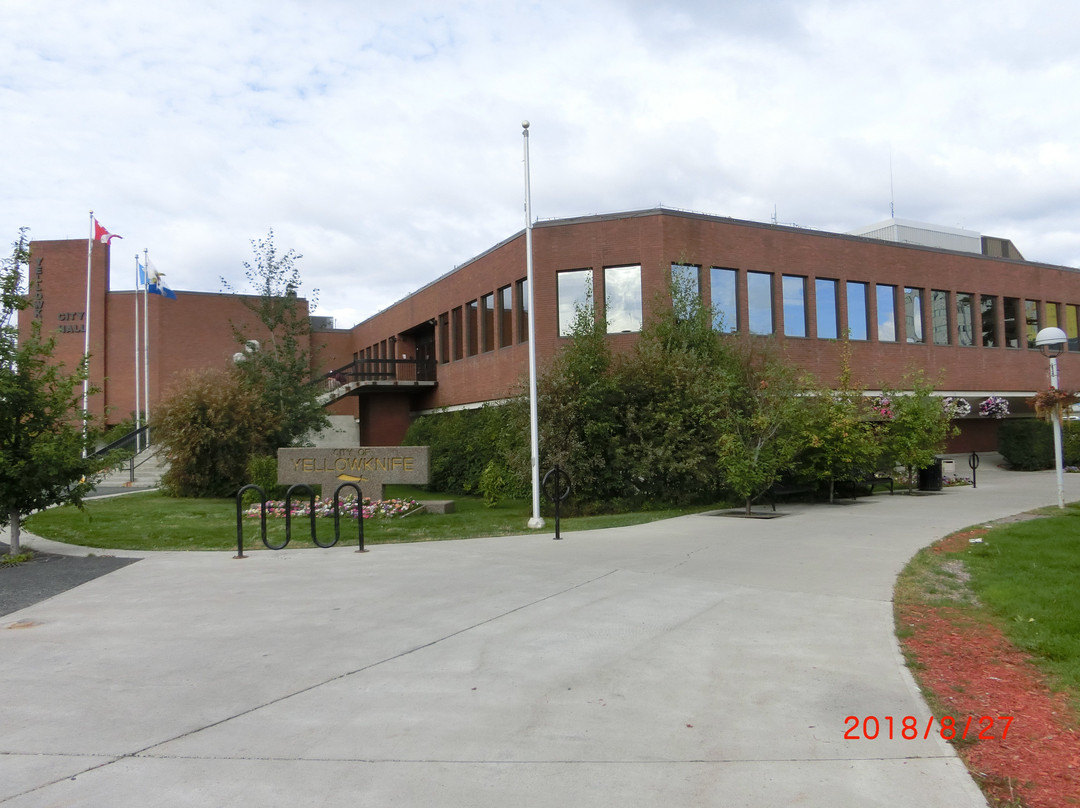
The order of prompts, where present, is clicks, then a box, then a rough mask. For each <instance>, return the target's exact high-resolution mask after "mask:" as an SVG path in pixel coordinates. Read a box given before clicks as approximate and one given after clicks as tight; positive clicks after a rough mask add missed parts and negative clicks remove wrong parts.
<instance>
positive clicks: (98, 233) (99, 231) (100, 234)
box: [94, 219, 123, 244]
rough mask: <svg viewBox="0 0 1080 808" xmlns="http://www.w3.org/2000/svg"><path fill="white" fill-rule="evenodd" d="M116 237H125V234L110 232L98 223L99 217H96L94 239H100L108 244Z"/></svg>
mask: <svg viewBox="0 0 1080 808" xmlns="http://www.w3.org/2000/svg"><path fill="white" fill-rule="evenodd" d="M114 238H123V236H117V235H114V234H112V233H110V232H109V231H108V230H106V229H105V228H104V227H102V226H101V225H100V224H99V223H98V220H97V219H94V241H100V242H101V243H102V244H108V243H109V242H110V241H112V240H113V239H114Z"/></svg>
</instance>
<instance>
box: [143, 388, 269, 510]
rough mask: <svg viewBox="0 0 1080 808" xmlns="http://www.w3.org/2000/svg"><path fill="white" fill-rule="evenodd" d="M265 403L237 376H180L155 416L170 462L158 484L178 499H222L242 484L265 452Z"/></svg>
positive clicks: (157, 433)
mask: <svg viewBox="0 0 1080 808" xmlns="http://www.w3.org/2000/svg"><path fill="white" fill-rule="evenodd" d="M265 426H266V424H265V419H264V409H263V402H262V401H261V400H260V399H259V396H258V393H257V391H256V390H254V389H253V388H252V387H251V386H250V385H248V384H246V383H245V382H244V380H243V379H242V378H241V376H240V374H239V372H238V371H236V370H222V369H220V368H204V369H201V370H193V371H188V372H186V373H183V374H180V375H179V376H178V378H177V379H176V380H175V381H174V383H173V386H172V387H171V388H170V391H169V393H168V394H167V395H166V397H165V399H164V401H162V403H161V404H160V405H159V406H158V407H157V410H156V412H155V413H154V424H153V429H154V435H155V439H156V440H157V442H158V443H160V444H161V445H162V447H163V448H164V450H165V454H166V456H167V457H168V458H169V470H168V471H167V472H165V474H164V476H163V477H162V479H161V484H162V488H164V490H165V491H166V493H168V494H170V495H172V496H177V497H223V496H230V495H231V494H234V493H235V492H236V491H237V489H239V488H240V487H241V486H242V485H243V484H244V483H245V482H246V480H245V476H246V471H247V465H248V462H249V460H250V459H251V458H252V457H253V456H255V455H258V454H260V453H262V454H266V453H268V452H269V446H268V443H267V441H268V438H267V434H266V431H265Z"/></svg>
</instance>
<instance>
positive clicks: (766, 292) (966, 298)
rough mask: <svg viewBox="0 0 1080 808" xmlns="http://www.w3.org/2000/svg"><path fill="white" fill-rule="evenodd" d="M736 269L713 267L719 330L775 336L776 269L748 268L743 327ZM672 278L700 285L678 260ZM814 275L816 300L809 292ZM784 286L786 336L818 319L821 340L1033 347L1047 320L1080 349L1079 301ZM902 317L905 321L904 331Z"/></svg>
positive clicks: (844, 285)
mask: <svg viewBox="0 0 1080 808" xmlns="http://www.w3.org/2000/svg"><path fill="white" fill-rule="evenodd" d="M737 273H738V270H734V269H725V268H720V267H713V268H712V269H710V271H709V274H710V302H711V303H712V306H713V310H714V312H715V313H716V328H717V329H718V330H721V331H729V332H735V331H740V330H746V331H749V333H751V334H772V333H775V324H774V322H773V283H774V276H773V274H772V273H769V272H750V271H748V272H746V308H745V312H746V314H745V315H744V316H745V319H746V320H747V323H746V326H745V328H743V323H742V322H741V321H740V312H739V306H738V300H737V294H736V290H737V285H736V284H737ZM672 280H673V283H676V284H677V283H682V284H684V285H685V284H689V285H690V286H691V287H693V288H696V289H698V290H700V282H701V275H700V270H699V268H698V267H690V266H683V265H673V266H672ZM811 280H812V282H813V291H814V294H813V301H812V302H811V300H810V299H809V295H808V287H809V284H810V282H811ZM780 283H781V289H780V291H781V300H782V301H783V333H784V336H787V337H807V336H809V324H810V323H811V322H813V323H814V325H815V334H816V336H817V337H818V339H837V338H838V337H839V336H841V333H842V329H843V330H844V331H846V334H847V336H848V338H849V339H851V340H859V341H865V340H869V339H870V338H871V334H872V332H871V329H872V328H873V330H874V332H876V333H875V336H876V339H877V341H878V342H897V341H898V340H900V339H903V340H904V341H905V342H908V343H912V344H923V343H928V342H929V343H933V344H934V345H951V344H953V340H954V339H955V342H956V344H957V345H959V346H961V347H974V346H978V345H981V346H982V347H984V348H995V347H1000V346H1005V347H1008V348H1019V347H1021V346H1022V345H1026V346H1027V347H1028V348H1034V347H1035V335H1036V334H1037V333H1038V332H1039V330H1040V329H1041V328H1042V327H1043V326H1044V325H1047V326H1057V327H1061V328H1062V329H1063V330H1064V331H1065V333H1066V334H1067V335H1068V337H1069V349H1070V350H1073V351H1080V333H1078V322H1080V311H1078V309H1080V307H1078V306H1076V305H1074V304H1062V303H1056V302H1051V301H1047V302H1045V303H1044V305H1043V306H1042V307H1040V305H1039V301H1035V300H1024V299H1022V298H1016V297H998V296H997V295H984V294H977V293H974V292H951V291H948V290H945V289H930V290H927V289H924V288H921V287H912V286H896V285H892V284H884V283H873V284H872V283H868V282H865V281H843V282H841V281H839V280H836V279H831V278H813V279H810V278H807V277H805V276H801V275H782V276H781V279H780ZM698 293H699V294H700V291H699V292H698ZM841 295H844V298H845V302H846V304H847V305H846V309H847V322H846V323H842V322H841V305H840V303H841V298H840V296H841ZM999 307H1000V317H999ZM1041 312H1044V313H1045V314H1044V315H1041ZM898 317H899V318H902V323H903V327H902V332H901V330H900V329H899V328H898V322H897V318H898ZM1043 319H1045V323H1044V322H1043ZM954 335H955V336H954Z"/></svg>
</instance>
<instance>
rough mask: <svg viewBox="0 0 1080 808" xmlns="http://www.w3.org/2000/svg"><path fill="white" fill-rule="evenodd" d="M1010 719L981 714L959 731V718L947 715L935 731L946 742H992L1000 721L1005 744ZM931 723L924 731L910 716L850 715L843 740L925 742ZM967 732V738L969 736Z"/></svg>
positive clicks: (932, 723)
mask: <svg viewBox="0 0 1080 808" xmlns="http://www.w3.org/2000/svg"><path fill="white" fill-rule="evenodd" d="M1012 720H1013V717H1012V716H1011V715H999V716H992V715H983V716H978V717H976V716H973V715H969V716H968V717H967V720H966V721H963V727H964V728H963V730H962V731H961V730H960V724H961V719H957V718H953V717H952V716H951V715H946V716H942V718H941V720H940V721H938V727H939V729H938V732H939V733H940V735H941V737H942V738H943V739H944V740H946V741H952V740H972V741H974V740H979V741H992V740H994V739H996V738H998V737H999V736H998V735H995V734H994V729H995V726H996V724H997V722H998V721H1001V722H1003V723H1004V727H1003V728H1002V730H1001V735H1000V739H1001V740H1003V741H1004V740H1005V736H1007V735H1008V734H1009V727H1010V725H1011V724H1012ZM934 721H935V719H934V717H933V716H931V717H930V718H928V719H926V729H925V730H923V729H922V722H921V721H919V719H917V718H916V717H915V716H913V715H905V716H903V717H899V716H897V717H896V718H894V717H893V716H891V715H884V716H881V718H878V717H877V716H876V715H868V716H866V717H865V718H862V719H860V718H859V716H857V715H849V716H847V717H846V718H845V719H844V726H845V727H847V731H846V732H845V733H844V739H845V740H849V741H858V740H867V741H873V740H876V739H879V738H880V739H882V740H884V739H888V740H893V739H895V738H901V739H903V740H906V741H913V740H915V739H916V738H919V737H922V738H923V739H924V740H925V739H927V738H929V737H930V733H931V732H932V731H933V728H934ZM969 731H970V733H971V734H970V735H969V734H968V733H969Z"/></svg>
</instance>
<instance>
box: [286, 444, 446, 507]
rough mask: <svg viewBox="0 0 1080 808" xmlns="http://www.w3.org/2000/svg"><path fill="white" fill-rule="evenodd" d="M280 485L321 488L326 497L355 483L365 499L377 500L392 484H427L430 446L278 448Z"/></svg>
mask: <svg viewBox="0 0 1080 808" xmlns="http://www.w3.org/2000/svg"><path fill="white" fill-rule="evenodd" d="M278 482H279V483H281V484H282V485H291V484H294V483H307V484H308V485H321V486H322V492H323V496H324V497H327V498H329V497H332V496H333V494H334V491H335V490H336V489H337V487H338V486H339V485H341V484H342V483H355V484H357V485H358V486H360V490H361V491H362V492H363V494H364V496H366V497H371V498H372V499H378V498H382V487H383V486H384V485H387V484H389V483H407V484H414V485H415V484H423V483H426V482H428V447H427V446H361V447H358V448H356V449H278ZM376 489H378V490H376Z"/></svg>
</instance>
